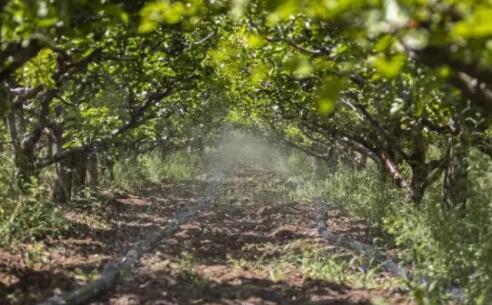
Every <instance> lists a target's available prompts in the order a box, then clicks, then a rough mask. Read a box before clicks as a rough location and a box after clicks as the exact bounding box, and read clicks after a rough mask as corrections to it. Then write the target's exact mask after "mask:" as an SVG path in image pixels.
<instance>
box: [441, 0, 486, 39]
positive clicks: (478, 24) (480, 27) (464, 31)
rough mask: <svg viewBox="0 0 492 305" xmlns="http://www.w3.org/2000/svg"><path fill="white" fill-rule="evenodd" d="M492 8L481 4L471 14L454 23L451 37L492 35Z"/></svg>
mask: <svg viewBox="0 0 492 305" xmlns="http://www.w3.org/2000/svg"><path fill="white" fill-rule="evenodd" d="M491 16H492V8H490V7H485V6H479V7H477V8H476V9H475V10H474V11H473V13H472V14H471V16H469V17H468V18H464V19H463V21H460V22H458V23H456V24H455V25H454V27H453V28H452V30H451V37H452V38H454V39H460V38H465V39H466V38H482V37H487V36H490V35H492V18H491Z"/></svg>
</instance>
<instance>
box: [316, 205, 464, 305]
mask: <svg viewBox="0 0 492 305" xmlns="http://www.w3.org/2000/svg"><path fill="white" fill-rule="evenodd" d="M314 205H315V206H317V210H318V213H317V215H316V228H317V229H318V233H319V235H320V236H321V237H322V238H323V239H325V240H327V241H328V242H330V243H332V244H333V245H335V246H336V247H340V248H343V249H346V250H349V251H353V252H355V253H357V254H358V255H361V256H365V257H367V258H370V259H374V260H375V261H377V262H379V263H380V264H381V267H382V268H383V269H385V270H386V271H388V272H389V273H391V274H392V275H395V276H401V277H403V278H404V279H406V280H408V281H412V280H413V279H414V278H415V275H414V274H413V273H412V272H411V271H410V270H408V269H407V268H404V267H402V266H400V265H399V264H398V263H397V262H395V261H393V260H392V259H391V258H390V257H388V256H387V255H385V254H383V253H382V252H380V251H378V250H377V249H376V248H374V247H372V246H370V245H367V244H364V243H362V242H360V241H357V240H354V239H351V238H348V237H345V236H341V235H336V234H334V233H332V232H331V231H330V230H328V228H327V227H326V212H327V206H329V205H328V204H327V203H325V202H323V201H322V200H320V199H319V198H318V199H316V200H315V202H314ZM418 282H419V283H421V284H426V285H428V283H429V279H427V278H426V277H423V276H421V277H419V278H418ZM445 291H446V293H447V294H448V295H449V296H450V297H451V298H453V299H454V300H457V301H459V302H461V303H464V302H465V300H466V296H465V291H464V290H463V289H462V288H460V287H456V286H450V287H448V288H446V290H445Z"/></svg>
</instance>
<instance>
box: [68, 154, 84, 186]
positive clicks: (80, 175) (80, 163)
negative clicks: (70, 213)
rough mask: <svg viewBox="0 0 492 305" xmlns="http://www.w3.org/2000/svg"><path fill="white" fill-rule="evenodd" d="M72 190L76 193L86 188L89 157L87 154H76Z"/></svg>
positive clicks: (73, 158)
mask: <svg viewBox="0 0 492 305" xmlns="http://www.w3.org/2000/svg"><path fill="white" fill-rule="evenodd" d="M71 159H72V162H71V165H72V189H73V190H74V191H75V192H78V191H80V190H82V189H83V188H84V186H85V182H86V176H87V159H88V157H87V155H86V154H85V153H79V154H75V155H74V156H73V157H72V158H71Z"/></svg>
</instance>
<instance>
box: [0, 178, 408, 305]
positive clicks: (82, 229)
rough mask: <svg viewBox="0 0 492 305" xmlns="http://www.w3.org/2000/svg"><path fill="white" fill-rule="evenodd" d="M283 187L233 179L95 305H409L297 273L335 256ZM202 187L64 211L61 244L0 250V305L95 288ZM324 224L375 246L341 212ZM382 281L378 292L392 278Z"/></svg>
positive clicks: (187, 185) (153, 191)
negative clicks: (317, 255)
mask: <svg viewBox="0 0 492 305" xmlns="http://www.w3.org/2000/svg"><path fill="white" fill-rule="evenodd" d="M289 183H290V182H289ZM289 183H287V182H286V181H285V179H281V178H278V177H276V176H275V175H273V174H271V173H267V172H263V171H259V170H253V169H250V168H241V169H240V170H237V171H235V174H234V175H233V176H232V177H229V178H228V179H227V180H226V182H225V183H224V185H223V186H222V189H221V191H220V194H219V196H218V197H217V198H214V200H213V204H212V205H211V206H209V207H208V209H207V210H206V211H204V212H203V213H201V214H200V215H198V216H197V217H195V218H194V220H193V221H191V222H190V223H188V224H186V225H183V226H182V227H181V230H180V231H179V232H178V233H177V234H176V235H175V236H174V237H173V238H171V239H168V240H164V241H163V242H162V244H161V246H160V247H158V249H156V251H154V252H153V253H150V254H146V255H144V256H143V257H142V258H141V259H140V263H139V264H138V266H136V267H135V268H134V270H133V271H132V272H128V274H124V275H123V277H122V278H121V279H120V280H119V282H118V284H117V285H116V287H114V289H112V290H111V291H109V292H108V293H106V294H105V295H101V296H99V297H98V298H96V299H95V300H93V301H92V303H91V304H113V305H116V304H118V305H127V304H149V305H150V304H155V305H157V304H161V305H168V304H169V305H171V304H183V305H184V304H251V305H253V304H311V305H315V304H316V305H321V304H325V305H331V304H347V305H355V304H374V305H382V304H387V305H390V304H412V303H411V302H410V301H409V298H408V297H407V296H405V295H402V294H401V293H400V292H398V289H384V288H379V287H378V288H372V289H368V288H364V287H354V286H351V285H350V284H348V283H345V282H343V281H340V280H336V279H326V278H322V277H319V276H316V275H313V274H309V273H308V272H306V270H303V268H302V264H300V263H298V261H299V260H302V258H303V255H304V254H303V253H305V251H307V250H309V251H325V252H321V253H326V255H331V254H330V253H332V254H333V252H330V251H329V249H330V246H329V245H328V244H327V243H326V242H325V241H324V240H322V239H320V238H319V237H318V234H317V231H316V229H315V228H314V224H313V219H314V211H313V209H312V207H310V206H309V205H307V204H301V203H297V202H292V201H289V200H288V199H286V196H285V193H283V192H282V191H278V189H279V188H278V186H279V185H280V186H282V185H288V186H289V187H291V185H290V184H289ZM205 187H206V183H205V182H204V181H201V180H196V181H182V182H166V183H162V184H161V185H159V186H153V187H151V188H149V189H146V190H142V191H141V192H139V194H138V195H119V196H115V199H112V200H109V201H108V202H106V203H104V204H102V205H101V207H99V208H96V209H93V210H92V211H91V210H90V209H88V207H87V205H84V204H79V205H75V206H73V207H71V208H67V210H66V213H65V215H66V217H67V219H68V220H69V221H70V222H71V223H72V225H71V226H70V229H69V230H67V231H66V232H60V237H59V238H51V239H47V240H43V241H38V242H31V243H22V244H17V245H15V246H13V247H12V248H10V249H8V250H7V249H3V250H2V249H0V304H2V305H3V304H6V305H17V304H34V303H35V302H36V301H40V300H44V299H46V298H47V297H49V296H51V295H53V294H54V293H59V292H61V291H66V290H70V289H74V288H76V287H79V286H81V285H83V284H84V283H87V282H88V281H90V280H91V279H94V278H97V276H98V274H99V273H98V272H99V271H100V270H101V268H102V266H103V265H104V263H106V262H107V261H109V260H117V259H118V258H119V257H121V256H122V255H123V254H124V253H125V252H126V251H127V250H128V249H130V248H131V247H132V246H133V245H135V244H136V243H137V242H139V241H141V240H143V239H145V238H146V237H147V236H149V234H150V233H152V232H153V231H154V230H155V229H156V228H158V227H161V226H163V225H165V224H166V223H167V222H168V221H170V220H172V219H173V218H174V217H175V215H176V213H177V212H178V211H180V210H183V209H185V208H186V207H187V206H190V205H192V204H193V203H195V202H196V201H197V200H198V198H199V196H201V195H202V194H203V191H204V189H205ZM330 216H331V217H330V218H329V223H328V227H329V228H330V229H331V230H333V231H334V232H335V233H337V234H344V235H345V236H350V237H352V238H356V239H358V240H360V241H364V242H367V241H370V240H372V238H373V237H374V236H369V235H368V234H369V233H368V232H371V230H369V229H368V227H367V226H366V225H365V224H364V223H363V222H361V221H356V220H353V219H351V218H349V217H345V216H343V214H342V213H340V212H338V211H332V212H331V214H330ZM279 262H281V263H279ZM347 272H348V271H347ZM351 272H360V271H357V270H355V271H351ZM378 280H379V281H380V282H381V287H384V283H385V282H386V281H388V280H389V276H388V275H387V274H384V273H381V274H380V275H378Z"/></svg>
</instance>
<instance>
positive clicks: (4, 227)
mask: <svg viewBox="0 0 492 305" xmlns="http://www.w3.org/2000/svg"><path fill="white" fill-rule="evenodd" d="M25 189H26V191H21V190H20V189H19V187H18V185H17V183H16V177H15V167H14V164H13V160H12V156H10V155H5V154H2V155H0V245H3V246H7V245H9V244H11V243H12V242H14V241H24V240H29V239H35V238H39V237H44V236H46V235H47V234H53V233H55V232H56V230H57V229H61V228H64V227H66V226H67V223H66V221H65V220H64V218H63V217H62V215H61V211H60V209H58V208H57V207H56V206H55V205H54V204H53V203H52V201H51V194H50V191H49V187H48V185H46V183H45V184H43V183H41V181H39V180H37V179H32V180H31V182H30V185H29V186H28V187H26V188H25Z"/></svg>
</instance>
